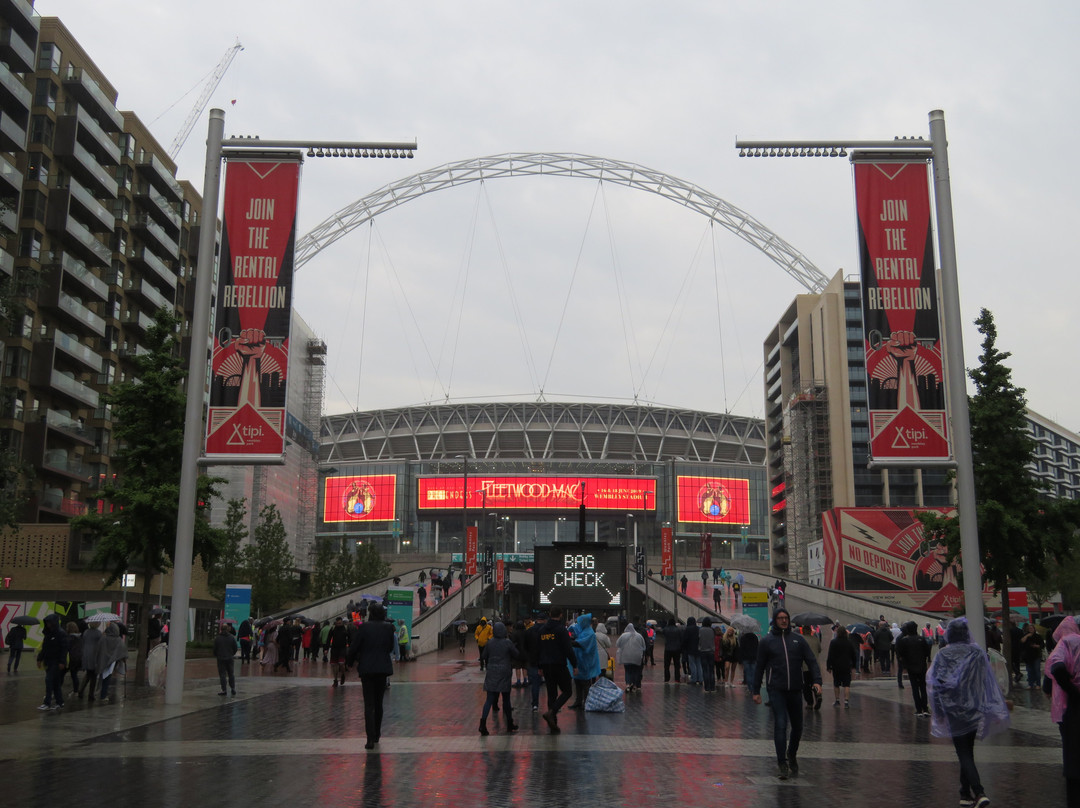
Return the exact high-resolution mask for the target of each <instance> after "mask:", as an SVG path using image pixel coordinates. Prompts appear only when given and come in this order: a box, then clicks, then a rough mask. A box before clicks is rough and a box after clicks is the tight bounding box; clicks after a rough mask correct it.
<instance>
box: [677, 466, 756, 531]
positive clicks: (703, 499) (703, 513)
mask: <svg viewBox="0 0 1080 808" xmlns="http://www.w3.org/2000/svg"><path fill="white" fill-rule="evenodd" d="M676 486H677V488H678V492H679V500H678V516H677V519H678V521H680V522H700V523H704V524H713V525H749V524H750V480H748V479H742V478H736V477H682V476H680V477H678V479H677V482H676Z"/></svg>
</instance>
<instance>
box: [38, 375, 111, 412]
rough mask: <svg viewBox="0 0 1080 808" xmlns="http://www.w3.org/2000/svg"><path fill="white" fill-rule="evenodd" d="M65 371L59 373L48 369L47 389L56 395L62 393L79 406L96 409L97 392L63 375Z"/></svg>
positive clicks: (98, 397) (98, 396) (98, 398)
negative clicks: (53, 391)
mask: <svg viewBox="0 0 1080 808" xmlns="http://www.w3.org/2000/svg"><path fill="white" fill-rule="evenodd" d="M65 373H67V371H60V370H55V369H50V370H49V373H48V385H47V386H48V387H50V388H52V389H53V390H55V391H56V392H58V393H62V394H64V395H66V396H68V397H69V398H73V399H75V401H77V402H79V403H80V404H85V405H86V406H88V407H93V408H96V407H97V405H98V402H99V401H100V400H101V396H100V395H99V394H98V391H97V390H95V389H93V388H92V387H90V386H89V385H86V384H83V383H82V382H80V381H79V380H78V379H75V378H73V376H74V374H72V375H71V376H67V375H65Z"/></svg>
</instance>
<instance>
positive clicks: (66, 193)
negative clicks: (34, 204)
mask: <svg viewBox="0 0 1080 808" xmlns="http://www.w3.org/2000/svg"><path fill="white" fill-rule="evenodd" d="M73 205H74V206H76V207H77V208H78V209H79V211H80V212H81V213H82V214H83V215H82V216H80V218H81V219H83V220H84V221H86V222H87V224H88V226H89V227H90V228H92V229H93V230H94V232H96V233H111V232H112V231H113V228H114V227H115V226H116V217H114V216H113V214H112V211H110V210H109V209H108V208H107V207H105V206H104V205H102V204H101V203H100V202H99V201H98V200H97V199H95V198H94V195H93V194H91V193H90V192H89V191H88V190H87V189H86V188H85V187H83V185H82V184H81V183H80V182H79V181H78V180H76V179H75V178H74V177H68V178H67V180H66V185H63V186H60V185H54V186H52V187H50V189H49V211H48V214H49V218H50V219H51V218H52V217H54V216H60V215H63V214H64V213H71V210H72V206H73ZM49 225H50V226H52V223H51V221H50V222H49ZM110 259H111V255H110Z"/></svg>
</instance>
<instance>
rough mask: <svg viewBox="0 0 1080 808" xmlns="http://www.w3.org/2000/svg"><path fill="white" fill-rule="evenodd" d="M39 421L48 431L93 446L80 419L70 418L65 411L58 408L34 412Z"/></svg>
mask: <svg viewBox="0 0 1080 808" xmlns="http://www.w3.org/2000/svg"><path fill="white" fill-rule="evenodd" d="M35 414H36V415H37V417H38V419H39V421H40V423H42V424H44V425H45V427H46V429H48V430H49V432H56V433H59V434H60V435H63V436H64V437H67V438H71V439H72V440H74V441H76V442H78V443H80V444H82V445H84V446H93V437H92V435H91V434H90V430H89V429H87V428H86V426H85V424H84V422H83V420H82V419H79V418H72V417H71V416H70V415H68V414H67V413H65V412H61V411H60V410H52V409H49V410H45V412H42V413H35Z"/></svg>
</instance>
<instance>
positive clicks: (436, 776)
mask: <svg viewBox="0 0 1080 808" xmlns="http://www.w3.org/2000/svg"><path fill="white" fill-rule="evenodd" d="M658 651H659V649H658ZM658 656H659V653H658ZM25 661H26V660H25V659H24V662H25ZM237 667H238V670H239V671H240V672H241V674H242V675H241V676H240V677H239V678H238V683H237V684H238V691H239V693H238V696H237V697H236V698H222V697H220V696H218V695H217V691H218V683H217V677H216V671H215V668H214V663H213V661H212V660H194V661H191V662H189V663H188V680H187V687H186V690H185V694H184V702H183V704H182V705H175V706H170V705H165V703H164V697H163V694H162V693H160V692H148V691H142V692H136V690H135V689H134V688H133V687H132V686H130V685H129V686H128V688H127V697H126V699H124V700H122V701H120V702H119V703H117V704H112V705H109V704H102V703H100V702H95V703H94V704H92V705H90V704H87V703H86V702H85V701H83V702H80V701H77V700H75V699H69V700H68V702H67V706H66V707H65V708H64V709H63V710H61V711H53V712H49V713H39V712H38V711H37V710H36V707H37V705H38V704H39V703H40V701H41V696H42V693H43V690H44V687H43V676H42V674H41V673H40V672H38V671H37V670H36V669H35V668H34V667H33V665H32V664H31V665H30V666H27V667H24V668H23V672H22V673H20V674H19V675H18V676H6V677H5V675H4V674H3V672H2V671H0V683H2V685H0V692H2V693H3V699H2V701H0V783H2V786H0V794H2V795H3V799H2V801H3V804H4V805H14V806H54V805H57V804H75V805H80V806H86V808H92V807H93V806H98V805H101V806H105V805H108V806H114V807H115V806H123V805H127V806H138V805H144V804H154V805H163V806H184V808H211V806H223V805H226V804H229V805H242V804H254V803H260V804H263V805H286V804H294V805H296V804H300V805H322V806H339V805H341V806H384V805H385V806H390V805H393V806H424V808H433V806H472V805H490V806H564V805H581V806H596V805H600V806H607V805H610V806H616V805H618V806H623V805H634V804H635V803H638V804H640V803H643V802H644V801H649V802H658V801H661V800H663V801H664V802H665V803H666V804H668V805H671V806H679V807H680V808H684V807H685V808H693V807H694V806H702V805H707V804H717V805H723V806H725V808H728V806H784V807H787V808H795V807H796V806H798V807H801V808H816V806H829V807H830V808H843V806H864V805H879V804H880V805H889V806H893V805H896V806H916V805H917V806H939V805H941V806H955V805H957V804H958V791H957V787H958V768H957V763H956V758H955V755H954V753H953V750H952V745H951V743H949V742H948V741H942V740H940V739H936V738H932V737H931V736H930V729H929V722H928V721H927V720H926V719H916V718H915V717H914V716H913V714H912V713H913V708H912V706H911V701H910V690H903V691H901V690H898V689H897V687H896V683H895V679H884V678H881V679H876V680H868V681H856V682H855V683H854V685H853V688H852V693H853V698H852V706H851V709H850V710H844V709H843V708H839V709H837V708H834V707H833V706H832V698H831V696H832V691H831V687H826V690H825V695H826V700H825V704H824V706H823V707H822V708H821V710H820V712H814V711H810V712H808V713H807V714H806V719H807V720H806V731H805V735H804V739H803V745H802V750H801V752H800V758H801V765H802V772H801V775H800V777H799V778H798V779H793V780H789V781H786V782H781V781H779V780H777V779H776V777H775V776H774V775H775V761H774V758H773V747H772V741H771V722H770V720H769V714H768V708H766V707H757V706H755V705H754V704H753V702H752V701H751V700H750V697H749V695H748V694H747V693H746V692H744V689H742V688H735V689H724V690H720V691H718V692H717V693H713V694H705V693H703V692H702V691H701V689H700V688H697V687H691V686H688V685H685V684H682V685H674V684H671V685H665V684H664V683H663V673H662V668H661V667H660V666H657V667H647V668H646V670H645V681H644V687H643V689H642V691H641V692H639V693H634V694H631V695H629V696H627V710H626V712H625V713H623V714H598V713H576V712H573V711H569V710H564V711H563V712H562V713H561V714H560V725H561V727H562V729H563V731H562V733H561V734H560V735H554V736H553V735H550V734H549V733H548V730H547V727H546V725H545V724H544V722H543V721H542V720H541V719H540V718H539V717H538V714H536V713H533V712H532V711H531V709H530V696H529V692H528V690H527V689H516V690H514V695H513V702H514V705H515V719H516V720H517V722H518V723H519V724H520V725H521V730H520V731H519V732H518V733H515V734H513V735H509V734H506V732H505V726H506V724H505V719H504V717H503V716H502V715H501V714H497V715H496V716H494V717H493V720H492V719H489V722H488V724H489V729H490V730H491V732H492V734H491V735H490V736H489V737H486V738H484V737H481V736H480V735H479V734H478V733H477V725H478V723H479V714H480V709H481V706H482V702H483V694H482V689H481V682H482V674H481V672H480V671H479V670H478V668H477V664H476V659H475V648H474V646H473V645H472V643H470V646H469V651H468V654H467V655H466V656H459V655H458V653H457V651H456V650H448V651H442V652H439V653H438V654H431V655H428V656H427V657H424V658H422V659H421V660H420V661H418V662H413V663H409V664H406V665H402V666H398V668H399V669H398V672H397V673H396V674H395V676H394V677H393V679H392V682H393V685H392V687H391V690H390V693H389V694H388V697H387V700H386V718H385V721H384V726H383V738H382V741H381V743H380V744H379V747H378V750H377V751H375V752H366V751H365V750H364V748H363V746H364V740H365V739H364V730H363V700H362V698H361V694H360V685H359V682H358V681H357V680H356V679H355V677H354V678H352V679H350V680H349V684H348V685H347V686H346V687H344V688H331V687H330V675H329V672H328V666H325V665H323V664H321V663H318V662H316V663H311V662H309V663H301V664H300V665H299V666H298V668H299V671H298V672H295V673H293V674H292V675H285V674H280V675H276V676H275V675H269V674H264V673H263V672H262V670H261V668H259V666H257V665H254V666H249V665H245V666H243V668H240V666H239V665H238V666H237ZM618 681H619V682H620V683H621V682H622V677H621V675H620V676H619V679H618ZM1013 695H1014V696H1015V698H1016V701H1017V707H1016V709H1015V710H1014V713H1013V718H1014V722H1013V729H1012V730H1010V731H1009V732H1008V733H1006V734H1005V735H1003V736H998V737H996V738H994V739H991V740H989V741H986V742H979V743H978V744H977V746H976V760H977V762H978V765H979V770H980V773H981V774H982V777H983V782H984V785H985V787H986V790H987V793H988V794H989V796H990V797H991V798H992V799H993V801H994V804H996V805H1006V804H1009V805H1013V806H1021V808H1026V807H1027V806H1057V805H1062V804H1064V784H1063V780H1062V777H1061V752H1060V742H1059V740H1058V736H1057V730H1056V727H1054V726H1053V725H1052V724H1051V722H1050V718H1049V713H1048V712H1047V708H1046V705H1045V702H1044V700H1043V697H1042V695H1041V694H1039V693H1035V694H1034V695H1032V694H1030V693H1029V692H1028V691H1026V690H1024V691H1014V694H1013ZM544 702H545V696H544V695H541V710H543V709H544V706H543V705H544Z"/></svg>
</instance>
